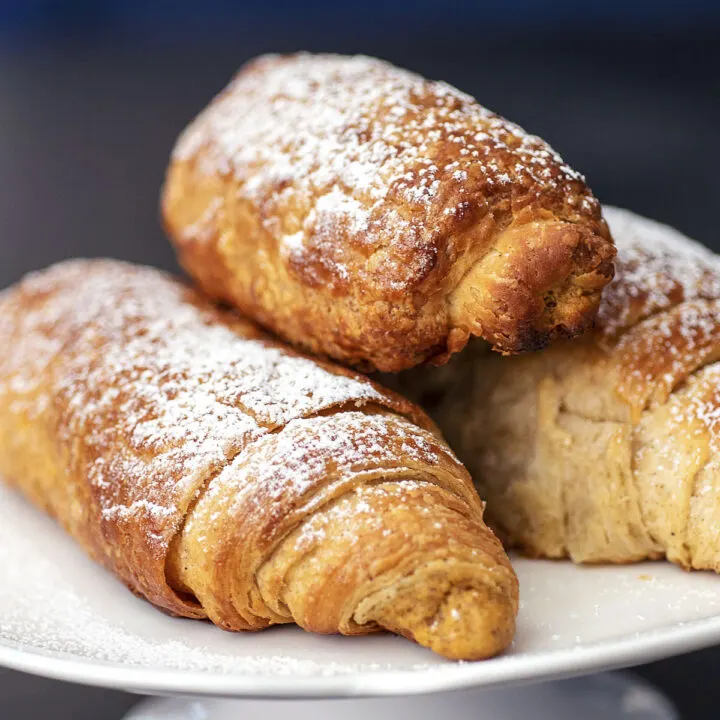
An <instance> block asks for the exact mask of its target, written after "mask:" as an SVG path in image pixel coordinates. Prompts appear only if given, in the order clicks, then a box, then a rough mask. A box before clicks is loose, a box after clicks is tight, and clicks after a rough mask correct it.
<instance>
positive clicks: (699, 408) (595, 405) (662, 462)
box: [404, 208, 720, 571]
mask: <svg viewBox="0 0 720 720" xmlns="http://www.w3.org/2000/svg"><path fill="white" fill-rule="evenodd" d="M606 217H607V218H608V222H609V224H610V227H611V229H612V231H613V235H614V237H615V240H616V243H617V247H618V261H617V275H616V278H615V281H614V282H613V283H612V284H611V285H610V286H609V288H608V289H607V290H606V291H605V294H604V296H603V300H602V304H601V307H600V312H599V315H598V323H597V328H596V329H595V330H594V331H593V332H592V333H589V334H588V335H587V336H586V337H584V338H581V339H578V340H576V341H573V342H561V343H558V344H557V345H556V346H554V347H552V348H549V349H548V350H545V351H543V352H541V353H537V354H534V355H528V356H524V357H520V358H506V359H498V358H495V357H493V356H492V355H491V354H489V353H487V352H486V351H484V349H483V348H481V347H478V348H476V351H475V352H474V353H473V352H472V351H470V352H469V353H468V354H467V355H466V354H465V353H463V355H462V356H459V357H458V359H457V362H454V363H451V365H449V366H448V373H446V374H445V376H443V377H442V378H435V379H433V380H432V382H431V381H430V380H428V379H427V378H422V377H414V378H411V379H405V381H404V384H405V387H406V388H408V387H410V386H412V388H413V394H414V395H415V397H416V398H418V399H421V398H422V396H423V393H424V394H425V400H426V402H427V405H428V407H430V406H432V409H433V412H434V414H435V417H436V419H437V420H438V422H439V424H440V426H441V428H442V429H443V431H444V432H445V433H446V435H447V437H448V439H449V441H450V442H451V444H452V445H453V447H454V448H456V450H457V451H458V454H459V456H460V457H461V459H463V461H464V462H465V463H466V464H467V466H468V468H469V469H470V471H471V473H472V474H473V477H474V478H475V480H476V482H477V484H478V487H479V489H480V492H481V495H482V496H483V497H485V498H487V500H488V503H489V505H488V507H489V511H490V515H491V518H490V519H491V524H494V525H495V526H496V527H497V528H498V530H499V531H500V533H501V534H502V535H504V536H505V537H506V539H507V540H508V542H509V543H510V544H512V545H515V546H518V547H520V548H522V549H523V550H524V551H525V552H527V553H529V554H531V555H537V556H542V557H566V556H569V557H571V558H572V559H573V560H575V561H577V562H588V563H593V562H613V563H627V562H633V561H637V560H643V559H648V558H659V557H667V558H668V559H669V560H671V561H673V562H675V563H678V564H680V565H682V566H683V567H686V568H697V569H712V570H715V571H718V570H720V362H718V361H719V360H720V260H719V259H718V257H717V256H715V255H714V254H712V253H710V252H709V251H708V250H706V249H705V248H703V247H702V246H700V245H698V244H696V243H694V242H692V241H691V240H689V239H687V238H685V237H684V236H682V235H681V234H680V233H678V232H676V231H674V230H672V229H671V228H668V227H665V226H663V225H660V224H658V223H654V222H652V221H649V220H646V219H644V218H639V217H638V216H636V215H633V214H632V213H629V212H626V211H622V210H617V209H614V208H606ZM473 355H474V356H473Z"/></svg>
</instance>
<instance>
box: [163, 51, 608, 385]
mask: <svg viewBox="0 0 720 720" xmlns="http://www.w3.org/2000/svg"><path fill="white" fill-rule="evenodd" d="M162 205H163V216H164V219H165V224H166V227H167V229H168V232H169V234H170V237H171V239H172V240H173V242H174V244H175V246H176V248H177V249H178V252H179V256H180V260H181V262H182V264H183V265H184V266H185V268H186V269H187V270H188V271H189V272H190V273H191V274H192V275H193V276H194V277H195V278H196V279H197V280H198V281H199V283H200V284H201V285H202V287H203V288H204V290H205V291H206V292H208V293H209V294H211V295H213V296H215V297H219V298H222V299H223V300H226V301H228V302H230V303H233V304H235V305H237V306H238V307H239V308H240V309H241V310H242V311H243V313H245V314H246V315H248V316H250V317H252V318H254V319H256V320H257V321H259V322H260V323H262V324H263V325H265V326H267V327H269V328H271V329H272V330H273V331H274V332H275V333H277V334H278V335H280V336H282V337H284V338H285V339H287V340H290V341H291V342H293V343H295V344H297V345H300V346H302V347H305V348H308V349H310V350H312V351H314V352H315V353H319V354H325V355H330V356H332V357H335V358H337V359H340V360H342V361H344V362H346V363H349V364H353V365H358V366H362V367H364V368H375V369H379V370H384V371H397V370H401V369H404V368H408V367H412V366H414V365H416V364H418V363H421V362H423V361H425V360H428V359H429V360H433V361H434V362H436V363H442V362H444V361H446V360H447V358H448V357H449V356H450V354H451V353H453V352H456V351H458V350H460V349H462V348H463V347H464V345H465V344H466V342H467V340H468V338H469V337H470V336H473V335H475V336H479V337H482V338H484V339H486V340H488V341H489V342H490V343H491V344H492V345H493V346H494V347H495V348H496V349H497V350H500V351H502V352H505V353H516V352H520V351H524V350H534V349H538V348H540V347H543V346H544V345H546V344H547V343H548V342H550V341H551V340H553V339H555V338H561V337H567V336H573V335H576V334H578V333H580V332H582V331H583V330H585V329H586V328H587V327H588V326H589V325H590V324H591V322H592V320H593V317H594V314H595V311H596V309H597V306H598V302H599V298H600V291H601V290H602V288H603V286H604V285H605V284H607V282H609V280H610V279H611V277H612V272H613V268H612V260H613V257H614V248H613V246H612V242H611V240H610V236H609V233H608V230H607V227H606V225H605V223H604V221H603V220H602V217H601V214H600V210H599V205H598V203H597V201H596V200H595V198H594V197H593V196H592V194H591V193H590V191H589V190H588V188H587V187H586V185H585V182H584V180H583V178H582V176H580V175H579V174H578V173H576V172H575V171H573V170H572V169H571V168H569V167H568V166H567V165H565V164H564V163H563V161H562V160H561V158H560V157H559V156H558V155H557V154H556V153H555V152H554V151H553V150H552V149H551V148H550V147H549V146H548V145H547V144H545V143H544V142H543V141H542V140H540V139H539V138H536V137H533V136H530V135H527V134H526V133H524V132H523V131H522V130H521V129H520V128H519V127H517V126H516V125H513V124H512V123H509V122H507V121H506V120H504V119H502V118H500V117H498V116H497V115H494V114H493V113H491V112H489V111H487V110H486V109H485V108H483V107H481V106H480V105H479V104H478V103H477V102H476V101H474V100H473V99H472V98H470V97H468V96H467V95H464V94H463V93H460V92H459V91H457V90H455V89H454V88H452V87H450V86H448V85H445V84H443V83H438V82H430V81H426V80H423V79H422V78H420V77H418V76H416V75H413V74H411V73H408V72H406V71H403V70H399V69H397V68H394V67H393V66H391V65H389V64H387V63H383V62H381V61H379V60H373V59H371V58H365V57H342V56H332V55H318V56H312V55H296V56H289V57H277V56H267V57H263V58H260V59H258V60H256V61H254V62H253V63H251V64H249V65H248V66H246V67H245V68H243V69H242V70H241V71H240V73H238V75H237V76H236V77H235V79H234V80H233V81H232V82H231V84H230V85H229V86H228V87H227V88H226V89H225V90H224V91H223V93H221V94H220V95H219V96H218V98H216V100H215V101H214V102H213V103H212V104H211V105H210V106H209V107H208V108H207V109H206V110H205V111H204V112H203V113H201V114H200V116H199V117H198V118H197V119H196V120H195V121H194V122H193V123H192V124H191V125H190V126H189V127H188V129H187V130H186V131H185V132H184V133H183V135H182V136H181V138H180V140H179V141H178V144H177V146H176V148H175V151H174V153H173V157H172V161H171V164H170V167H169V169H168V174H167V181H166V184H165V189H164V192H163V201H162Z"/></svg>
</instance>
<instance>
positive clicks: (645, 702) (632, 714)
mask: <svg viewBox="0 0 720 720" xmlns="http://www.w3.org/2000/svg"><path fill="white" fill-rule="evenodd" d="M288 717H291V718H293V720H324V719H325V718H327V719H328V720H329V719H330V718H333V719H334V720H336V719H337V718H342V720H365V719H367V718H372V720H423V719H424V718H428V719H429V718H433V720H435V719H437V718H452V719H453V720H525V718H532V719H533V720H577V718H583V720H609V719H610V718H612V720H678V718H679V715H678V714H677V712H676V711H675V710H674V709H673V707H672V705H671V704H670V702H669V701H668V700H667V699H666V698H665V697H663V696H662V695H661V694H660V693H659V692H658V691H657V690H655V689H654V688H652V687H650V686H649V685H647V684H646V683H645V682H643V681H642V680H640V679H638V678H636V677H635V676H633V675H631V674H629V673H603V674H600V675H592V676H588V677H582V678H576V679H573V680H558V681H555V682H546V683H540V684H537V685H524V686H519V687H509V688H498V689H479V690H462V691H458V692H451V693H439V694H434V695H413V696H406V697H388V698H368V699H355V698H353V699H339V700H338V699H331V700H245V699H243V700H227V699H216V698H151V699H148V700H145V701H143V702H142V703H140V704H139V705H138V706H136V707H135V708H134V709H133V710H132V711H131V712H130V714H129V715H126V716H125V720H240V719H242V720H255V719H256V718H257V719H258V720H281V718H282V719H285V718H288Z"/></svg>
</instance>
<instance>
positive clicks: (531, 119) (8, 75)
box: [0, 0, 720, 720]
mask: <svg viewBox="0 0 720 720" xmlns="http://www.w3.org/2000/svg"><path fill="white" fill-rule="evenodd" d="M298 49H305V50H312V51H318V50H325V51H336V52H343V53H354V52H363V53H366V54H370V55H378V56H380V57H383V58H386V59H388V60H391V61H393V62H395V63H397V64H399V65H402V66H405V67H408V68H411V69H413V70H416V71H418V72H421V73H423V74H425V75H428V76H430V77H433V78H439V79H443V80H447V81H449V82H450V83H452V84H454V85H457V86H458V87H460V88H461V89H463V90H465V91H467V92H469V93H471V94H474V95H475V96H477V97H478V98H479V99H480V101H481V102H482V103H483V104H485V105H487V106H488V107H490V108H492V109H493V110H496V111H497V112H499V113H501V114H503V115H506V116H508V117H509V118H511V119H512V120H515V121H516V122H518V123H520V124H521V125H523V126H524V127H526V128H527V129H528V130H531V131H532V132H534V133H536V134H539V135H541V136H542V137H544V138H545V139H547V140H548V141H550V143H551V144H552V145H554V147H555V148H556V149H557V150H559V151H560V152H561V153H562V155H563V156H564V157H565V158H566V160H568V161H569V163H570V164H571V165H573V166H575V167H577V168H578V169H579V170H581V171H582V172H583V173H585V174H586V176H587V178H588V180H589V183H590V185H591V187H592V188H593V189H594V191H595V193H596V194H597V195H598V196H599V198H600V199H601V200H602V201H603V202H605V203H612V204H616V205H620V206H624V207H628V208H631V209H633V210H635V211H637V212H640V213H642V214H645V215H649V216H651V217H654V218H657V219H659V220H662V221H664V222H667V223H670V224H673V225H675V226H676V227H678V228H679V229H681V230H682V231H684V232H686V233H687V234H689V235H691V236H693V237H695V238H696V239H698V240H700V241H702V242H704V243H705V244H707V245H709V246H711V247H713V248H715V249H717V250H720V234H718V231H717V216H718V208H719V207H720V202H719V199H720V139H719V136H720V0H682V1H678V2H663V0H656V1H654V2H653V1H650V0H647V1H635V2H634V1H633V0H605V2H601V1H592V2H582V1H578V0H475V1H473V0H466V1H458V2H452V1H451V0H448V1H446V2H442V1H439V0H435V1H431V0H364V1H363V2H347V1H346V2H342V1H340V2H336V1H333V0H321V1H319V2H311V1H309V0H308V1H306V2H296V1H294V0H280V1H277V2H270V1H266V2H262V1H261V0H255V1H254V2H242V1H235V2H233V1H232V0H204V1H202V2H201V1H200V0H196V1H195V2H182V1H181V0H176V2H170V1H169V0H167V1H163V2H151V1H150V0H148V1H147V2H143V0H114V1H109V0H104V1H103V0H74V1H71V2H58V1H57V0H55V1H52V0H11V1H8V0H0V188H1V191H0V287H2V286H4V285H6V284H8V283H10V282H12V281H14V280H16V279H17V278H19V277H20V276H21V275H22V274H23V273H24V272H26V271H27V270H30V269H35V268H39V267H42V266H44V265H47V264H49V263H50V262H53V261H55V260H58V259H61V258H65V257H70V256H77V255H91V256H95V255H109V256H114V257H121V258H126V259H130V260H135V261H141V262H147V263H152V264H156V265H160V266H164V267H169V268H172V267H173V266H174V260H173V257H172V253H171V251H170V249H169V247H168V245H167V243H166V242H165V241H164V239H163V237H162V233H161V231H160V228H159V225H158V221H157V214H158V213H157V198H158V192H159V188H160V184H161V182H162V178H163V172H164V168H165V164H166V161H167V157H168V154H169V152H170V148H171V146H172V144H173V141H174V139H175V137H176V135H177V133H178V132H179V131H180V130H181V129H182V127H183V126H184V125H185V124H186V123H187V121H188V120H189V119H190V118H191V117H192V116H193V115H194V114H195V113H196V112H197V111H199V110H200V108H201V107H202V106H203V105H204V104H205V103H206V102H207V101H208V100H209V99H210V97H211V96H212V95H213V94H214V93H216V92H217V91H219V90H220V89H221V88H222V86H223V85H224V84H225V82H226V81H227V80H228V79H229V77H230V76H231V74H232V73H233V72H234V71H235V69H236V68H237V67H238V66H239V65H240V64H241V63H242V62H244V61H245V60H246V59H248V58H249V57H251V56H253V55H256V54H258V53H261V52H268V51H273V52H285V51H292V50H298ZM718 671H720V650H718V651H714V650H711V651H705V652H702V653H696V654H693V655H689V656H686V657H682V658H677V659H674V660H668V661H665V662H662V663H657V664H655V665H651V666H647V667H645V668H642V669H641V670H640V672H641V673H642V674H644V675H645V676H646V677H648V678H650V679H651V680H653V681H655V682H656V683H657V684H658V685H660V686H661V687H662V688H663V689H664V690H665V691H666V692H667V693H668V694H669V695H670V696H671V697H672V698H673V700H674V701H675V702H676V704H677V705H678V706H679V707H680V708H681V710H682V712H683V717H685V718H692V719H694V718H716V717H718V716H720V710H718V708H720V687H719V686H718V682H717V679H716V678H717V675H718ZM8 700H10V701H11V702H10V703H9V704H8V702H7V701H8ZM130 702H131V698H129V697H123V696H120V695H117V694H112V693H104V692H102V691H97V690H93V691H91V690H85V689H78V688H72V687H71V686H61V685H59V684H55V683H50V682H46V681H40V680H36V679H34V678H29V677H21V676H18V675H15V674H14V673H0V707H3V708H4V709H3V710H0V717H3V718H4V717H7V718H13V719H14V718H35V717H41V716H43V717H44V716H46V712H48V711H49V709H50V708H51V709H52V716H53V717H57V718H65V717H67V718H77V719H79V720H84V718H88V719H89V718H91V717H92V718H99V717H102V718H108V719H109V720H112V719H113V718H115V717H119V716H120V713H121V709H122V708H123V707H127V706H128V704H129V703H130ZM8 708H10V710H9V714H6V713H7V712H8Z"/></svg>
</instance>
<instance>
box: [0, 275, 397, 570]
mask: <svg viewBox="0 0 720 720" xmlns="http://www.w3.org/2000/svg"><path fill="white" fill-rule="evenodd" d="M28 298H29V299H30V302H29V303H28V302H27V301H28ZM18 299H19V300H20V301H21V302H23V304H22V305H21V306H20V307H19V308H13V304H14V303H15V302H16V301H17V300H18ZM3 302H4V303H5V307H4V308H3V312H2V313H0V342H1V343H2V344H3V346H4V347H6V348H10V349H11V351H9V352H5V353H3V354H2V356H0V378H2V382H0V402H8V403H10V406H11V410H12V411H13V412H16V413H19V414H25V415H26V416H28V417H34V416H37V415H38V414H41V413H43V412H45V411H46V410H47V408H49V407H53V406H55V407H57V408H59V409H60V408H61V412H60V413H59V426H58V427H57V434H58V438H59V439H60V441H62V442H65V443H67V444H68V445H69V446H72V445H73V443H74V442H75V441H76V439H77V438H83V445H84V447H85V450H86V451H85V452H84V453H82V454H81V455H80V456H78V461H79V462H82V463H83V465H82V466H81V467H78V468H75V471H76V472H77V473H78V474H79V475H80V476H81V477H82V476H83V475H85V476H87V479H88V483H89V487H90V488H91V489H92V493H91V496H92V498H94V499H95V500H96V501H97V502H98V504H99V508H98V511H99V512H100V513H101V514H102V517H103V518H104V520H105V521H107V522H110V523H112V524H113V526H122V524H124V523H127V524H140V523H141V522H143V523H144V525H143V527H145V530H146V531H147V527H149V528H150V531H147V532H138V535H139V536H142V537H143V542H145V543H146V544H147V552H150V553H152V554H154V555H155V556H161V555H162V554H163V552H164V550H165V549H166V548H167V544H168V542H169V540H170V538H171V537H172V535H173V533H174V531H175V529H176V528H177V525H178V523H179V522H180V520H181V517H182V508H183V507H184V506H185V505H186V504H187V502H188V501H189V499H190V498H191V497H192V495H193V493H195V492H196V491H197V490H198V489H199V487H200V485H201V484H202V483H203V482H204V481H205V480H206V479H207V478H208V477H209V476H211V475H213V474H215V473H216V472H218V471H219V470H220V469H222V467H224V466H225V465H227V463H228V462H229V461H230V460H231V459H232V458H233V457H234V456H236V455H237V454H238V453H240V452H241V451H242V450H243V448H245V447H247V446H248V444H250V443H252V442H254V441H257V440H258V439H259V438H260V437H262V436H263V435H265V434H267V433H268V432H271V431H272V430H274V429H276V428H278V427H282V426H284V425H285V424H287V423H290V422H291V421H293V420H297V419H299V418H303V417H307V416H309V415H314V414H316V413H318V412H322V411H323V410H325V409H328V408H332V407H336V406H339V405H343V406H345V405H351V406H357V407H360V406H362V405H364V404H366V403H369V402H377V403H379V404H381V405H383V404H385V405H386V404H387V403H388V399H387V397H386V396H385V395H383V394H382V393H381V392H380V391H378V390H377V389H376V388H375V387H374V386H373V385H372V384H371V383H370V382H368V381H366V380H365V379H362V378H360V377H356V376H346V375H343V374H340V373H334V372H331V371H330V370H326V369H324V368H323V367H322V366H320V365H319V364H317V363H316V362H314V361H312V360H309V359H307V358H304V357H301V356H297V355H295V354H293V353H291V352H290V351H286V350H284V349H281V348H280V347H279V346H277V345H275V344H272V343H269V342H268V341H267V340H265V339H263V338H262V337H260V336H259V334H258V332H257V331H256V330H255V329H254V328H253V327H252V326H250V325H248V324H245V323H243V322H242V321H239V320H238V321H237V323H236V328H235V329H231V328H230V327H229V326H228V325H227V323H226V322H223V321H222V320H221V319H220V317H219V315H218V314H217V313H216V312H215V311H214V310H212V309H210V308H209V306H206V305H204V304H196V303H195V296H194V295H193V294H192V293H191V292H190V291H189V290H187V289H186V288H185V287H184V286H183V285H182V284H180V283H178V282H176V281H174V280H171V279H169V278H168V277H166V276H164V275H163V274H162V273H159V272H157V271H155V270H151V269H143V268H138V267H132V266H128V265H124V264H122V263H114V262H110V261H95V262H87V261H75V262H71V263H66V264H62V265H59V266H55V267H54V268H52V269H50V270H48V271H46V272H43V273H40V274H37V275H35V276H32V277H29V278H28V279H27V280H26V281H24V283H23V284H22V285H21V286H20V288H19V289H18V290H16V291H15V293H11V294H10V295H8V296H7V297H6V298H5V299H4V301H3ZM288 452H289V453H291V452H292V448H288ZM119 478H122V479H123V480H122V482H120V481H119V480H118V479H119ZM146 535H147V537H145V536H146Z"/></svg>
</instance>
